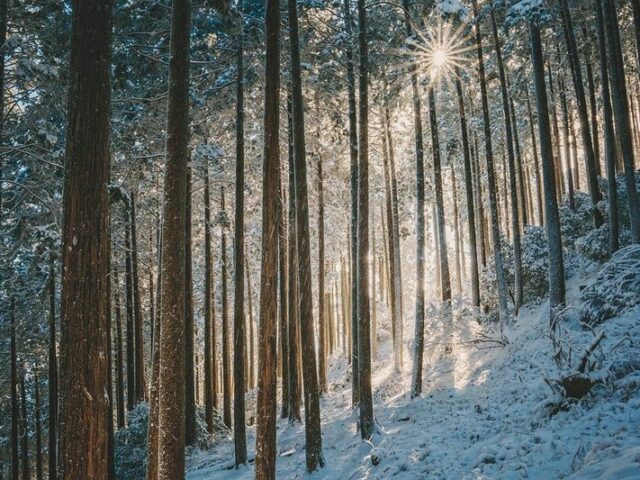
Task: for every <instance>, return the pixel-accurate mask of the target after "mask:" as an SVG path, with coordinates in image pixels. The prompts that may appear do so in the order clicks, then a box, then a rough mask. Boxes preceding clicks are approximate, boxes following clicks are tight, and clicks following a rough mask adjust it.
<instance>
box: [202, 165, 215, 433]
mask: <svg viewBox="0 0 640 480" xmlns="http://www.w3.org/2000/svg"><path fill="white" fill-rule="evenodd" d="M212 266H213V265H212V256H211V192H210V188H209V167H208V166H207V165H205V169H204V412H205V421H206V422H207V432H209V433H213V396H214V394H215V393H214V385H215V378H216V377H215V373H214V357H213V353H212V352H213V350H214V348H215V347H214V346H213V345H212V343H213V342H212V338H211V337H212V331H213V321H212V309H213V306H212V302H211V300H212V298H213V278H212V275H213V273H212Z"/></svg>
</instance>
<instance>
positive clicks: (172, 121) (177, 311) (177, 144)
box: [157, 0, 191, 480]
mask: <svg viewBox="0 0 640 480" xmlns="http://www.w3.org/2000/svg"><path fill="white" fill-rule="evenodd" d="M172 6H173V8H172V16H171V41H170V53H171V57H170V60H169V92H168V99H169V102H168V103H169V104H168V113H167V147H166V150H167V165H166V169H165V178H164V211H163V224H162V271H163V275H162V276H161V282H162V307H161V315H162V318H161V325H160V329H161V332H160V335H161V338H160V369H159V380H160V384H159V391H158V399H159V409H158V447H157V448H158V478H159V479H161V480H164V479H176V480H179V479H181V478H184V444H185V382H184V377H185V264H186V261H185V240H186V237H185V228H186V216H187V165H188V145H189V43H190V31H191V2H190V1H189V0H173V3H172Z"/></svg>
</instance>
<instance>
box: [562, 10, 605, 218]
mask: <svg viewBox="0 0 640 480" xmlns="http://www.w3.org/2000/svg"><path fill="white" fill-rule="evenodd" d="M560 12H561V15H562V26H563V30H564V37H565V42H566V44H567V50H568V53H569V63H570V66H571V76H572V78H573V87H574V90H575V94H576V101H577V103H578V115H579V118H580V133H581V135H582V148H583V150H584V152H583V153H584V162H585V173H586V175H587V185H588V187H589V195H590V196H591V214H592V216H593V224H594V226H595V227H596V228H598V227H599V226H600V225H602V222H603V219H602V214H601V213H600V210H598V208H597V205H598V203H599V202H600V200H601V196H600V189H599V187H598V173H597V169H596V162H597V159H596V156H595V153H594V150H593V140H592V138H591V130H590V127H589V113H588V112H587V101H586V98H585V93H584V82H583V81H582V69H581V66H580V57H579V56H578V47H577V46H576V38H575V34H574V31H573V23H572V19H571V11H570V10H569V4H568V0H560ZM596 141H597V139H596ZM576 173H577V172H576ZM578 188H579V187H578Z"/></svg>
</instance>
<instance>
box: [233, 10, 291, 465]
mask: <svg viewBox="0 0 640 480" xmlns="http://www.w3.org/2000/svg"><path fill="white" fill-rule="evenodd" d="M238 8H239V9H240V12H242V1H241V2H240V3H239V5H238ZM243 22H244V19H243V17H242V13H240V18H239V23H240V25H239V32H238V38H237V43H238V44H237V52H236V57H237V60H236V61H237V72H236V75H237V80H236V192H235V194H236V195H235V220H234V228H235V230H234V245H233V253H234V254H233V271H234V291H233V379H234V380H233V388H234V390H233V425H234V429H233V440H234V446H235V463H236V467H238V465H243V464H246V463H247V433H246V427H245V424H246V420H245V406H244V395H245V371H244V367H245V355H244V353H245V328H244V327H245V325H244V323H245V318H244V274H245V272H244V58H243V57H244V45H243V42H244V33H243ZM279 173H280V171H279V170H278V174H279ZM249 361H250V360H249Z"/></svg>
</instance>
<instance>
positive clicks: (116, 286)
mask: <svg viewBox="0 0 640 480" xmlns="http://www.w3.org/2000/svg"><path fill="white" fill-rule="evenodd" d="M112 288H113V292H114V303H115V314H116V419H117V421H116V425H117V426H118V429H120V428H124V425H125V409H124V370H123V367H124V364H123V358H122V353H123V352H122V310H121V308H120V281H119V280H118V266H117V262H116V263H114V268H113V284H112Z"/></svg>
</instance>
